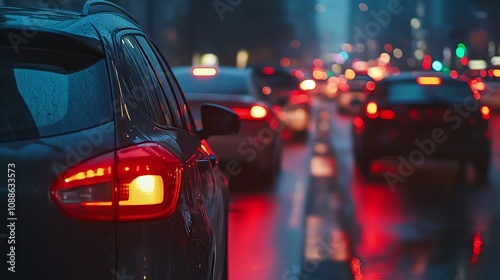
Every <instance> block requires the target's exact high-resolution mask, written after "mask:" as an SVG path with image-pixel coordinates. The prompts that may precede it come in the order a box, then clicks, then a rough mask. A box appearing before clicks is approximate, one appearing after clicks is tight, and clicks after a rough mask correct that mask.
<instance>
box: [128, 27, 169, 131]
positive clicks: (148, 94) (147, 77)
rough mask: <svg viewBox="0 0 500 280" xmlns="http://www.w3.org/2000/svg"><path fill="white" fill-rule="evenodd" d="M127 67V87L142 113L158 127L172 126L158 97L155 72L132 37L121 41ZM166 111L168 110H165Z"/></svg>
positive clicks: (158, 89)
mask: <svg viewBox="0 0 500 280" xmlns="http://www.w3.org/2000/svg"><path fill="white" fill-rule="evenodd" d="M121 43H122V48H123V57H124V62H125V66H126V75H125V87H126V89H127V90H128V91H129V92H130V93H131V94H132V96H133V97H134V99H135V101H136V102H137V104H138V105H139V107H140V108H141V109H142V111H143V112H144V113H145V114H146V115H147V116H148V117H149V118H150V119H151V120H152V121H153V122H154V123H156V124H157V125H160V126H166V125H172V121H171V119H169V118H168V116H166V115H165V113H164V112H165V111H163V110H162V108H161V105H160V102H159V100H158V97H157V96H158V95H159V94H161V92H159V91H161V90H160V88H159V85H158V80H157V78H156V77H154V71H153V70H152V69H151V67H150V65H149V64H148V63H147V61H145V59H144V57H143V55H142V53H141V49H140V47H139V45H138V43H137V41H136V40H135V38H134V37H133V36H131V35H128V36H124V37H123V38H122V39H121ZM164 109H166V108H164Z"/></svg>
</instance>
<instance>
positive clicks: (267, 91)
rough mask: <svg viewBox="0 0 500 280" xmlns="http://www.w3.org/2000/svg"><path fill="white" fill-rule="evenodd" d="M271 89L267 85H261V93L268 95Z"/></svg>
mask: <svg viewBox="0 0 500 280" xmlns="http://www.w3.org/2000/svg"><path fill="white" fill-rule="evenodd" d="M272 91H273V90H272V89H271V88H270V87H269V86H263V87H262V94H264V95H269V94H271V92H272Z"/></svg>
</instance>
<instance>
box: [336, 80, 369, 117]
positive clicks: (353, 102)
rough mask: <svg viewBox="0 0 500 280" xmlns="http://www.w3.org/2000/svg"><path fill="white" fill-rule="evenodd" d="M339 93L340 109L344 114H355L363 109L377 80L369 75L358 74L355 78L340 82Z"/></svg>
mask: <svg viewBox="0 0 500 280" xmlns="http://www.w3.org/2000/svg"><path fill="white" fill-rule="evenodd" d="M340 83H342V85H339V86H338V91H337V92H338V93H337V104H338V110H339V112H340V113H342V114H350V115H355V114H357V113H359V111H360V110H361V104H363V103H364V102H365V100H366V98H367V96H368V94H370V93H371V92H372V91H373V90H374V89H375V82H374V81H373V79H372V78H370V76H368V75H361V74H357V75H356V76H355V77H354V78H353V79H351V80H348V79H345V80H343V81H342V82H339V84H340Z"/></svg>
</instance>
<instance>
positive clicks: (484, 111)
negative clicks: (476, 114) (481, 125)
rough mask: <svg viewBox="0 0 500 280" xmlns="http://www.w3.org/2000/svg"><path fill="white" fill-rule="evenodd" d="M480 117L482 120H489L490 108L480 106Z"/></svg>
mask: <svg viewBox="0 0 500 280" xmlns="http://www.w3.org/2000/svg"><path fill="white" fill-rule="evenodd" d="M481 115H482V116H483V119H485V120H489V119H490V117H491V112H490V108H488V106H482V107H481Z"/></svg>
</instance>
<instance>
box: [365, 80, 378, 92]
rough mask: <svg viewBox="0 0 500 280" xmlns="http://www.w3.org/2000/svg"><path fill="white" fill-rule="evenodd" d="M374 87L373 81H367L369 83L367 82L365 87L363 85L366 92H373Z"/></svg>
mask: <svg viewBox="0 0 500 280" xmlns="http://www.w3.org/2000/svg"><path fill="white" fill-rule="evenodd" d="M375 87H376V85H375V82H373V81H369V82H367V83H366V85H365V89H366V90H367V91H368V92H372V91H374V90H375Z"/></svg>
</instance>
